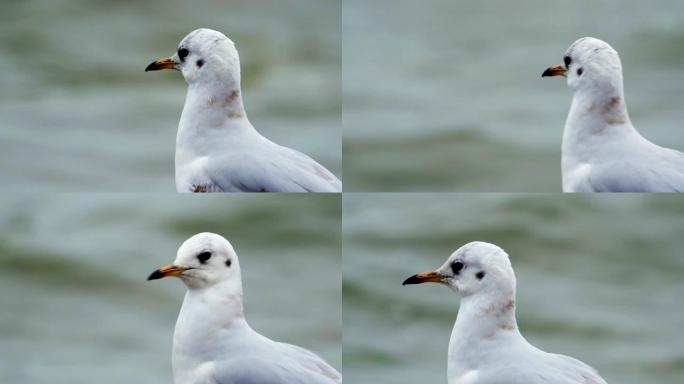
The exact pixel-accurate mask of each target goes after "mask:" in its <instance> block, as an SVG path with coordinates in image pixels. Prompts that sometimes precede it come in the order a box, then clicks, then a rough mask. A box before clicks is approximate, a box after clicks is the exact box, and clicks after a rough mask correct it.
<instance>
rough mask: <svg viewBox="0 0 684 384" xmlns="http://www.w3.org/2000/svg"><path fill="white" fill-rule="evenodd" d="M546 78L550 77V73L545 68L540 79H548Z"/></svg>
mask: <svg viewBox="0 0 684 384" xmlns="http://www.w3.org/2000/svg"><path fill="white" fill-rule="evenodd" d="M548 76H551V71H550V70H549V69H548V68H547V69H546V70H545V71H544V73H542V76H541V77H548Z"/></svg>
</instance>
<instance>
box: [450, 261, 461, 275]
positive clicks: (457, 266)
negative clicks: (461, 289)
mask: <svg viewBox="0 0 684 384" xmlns="http://www.w3.org/2000/svg"><path fill="white" fill-rule="evenodd" d="M463 267H464V265H463V263H461V262H460V261H457V262H455V263H452V264H451V271H453V272H454V274H457V273H459V272H461V271H462V270H463Z"/></svg>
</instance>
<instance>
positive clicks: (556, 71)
mask: <svg viewBox="0 0 684 384" xmlns="http://www.w3.org/2000/svg"><path fill="white" fill-rule="evenodd" d="M567 71H568V70H567V69H565V67H564V66H562V65H560V64H556V65H552V66H550V67H548V68H546V70H545V71H544V73H542V77H551V76H563V77H566V76H565V73H566V72H567Z"/></svg>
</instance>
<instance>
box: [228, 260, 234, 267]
mask: <svg viewBox="0 0 684 384" xmlns="http://www.w3.org/2000/svg"><path fill="white" fill-rule="evenodd" d="M231 264H233V261H232V260H230V259H228V260H226V267H228V268H230V265H231Z"/></svg>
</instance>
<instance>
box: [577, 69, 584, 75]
mask: <svg viewBox="0 0 684 384" xmlns="http://www.w3.org/2000/svg"><path fill="white" fill-rule="evenodd" d="M582 73H584V68H580V69H578V70H577V76H582Z"/></svg>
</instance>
